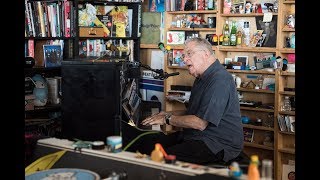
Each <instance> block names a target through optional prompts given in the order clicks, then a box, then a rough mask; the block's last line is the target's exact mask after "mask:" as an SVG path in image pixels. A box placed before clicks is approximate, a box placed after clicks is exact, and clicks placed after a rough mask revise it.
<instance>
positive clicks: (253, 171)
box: [248, 155, 260, 180]
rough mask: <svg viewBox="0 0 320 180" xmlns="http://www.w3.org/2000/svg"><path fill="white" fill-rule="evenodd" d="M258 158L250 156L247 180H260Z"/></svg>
mask: <svg viewBox="0 0 320 180" xmlns="http://www.w3.org/2000/svg"><path fill="white" fill-rule="evenodd" d="M258 166H259V157H258V156H257V155H252V156H251V159H250V164H249V167H248V180H260V172H259V168H258Z"/></svg>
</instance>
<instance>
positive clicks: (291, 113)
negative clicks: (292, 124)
mask: <svg viewBox="0 0 320 180" xmlns="http://www.w3.org/2000/svg"><path fill="white" fill-rule="evenodd" d="M279 114H283V115H290V116H295V115H296V112H295V111H279Z"/></svg>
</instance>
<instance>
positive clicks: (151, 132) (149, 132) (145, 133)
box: [123, 131, 160, 151]
mask: <svg viewBox="0 0 320 180" xmlns="http://www.w3.org/2000/svg"><path fill="white" fill-rule="evenodd" d="M157 133H160V132H156V131H148V132H144V133H142V134H140V135H139V136H137V137H136V138H134V139H133V140H132V141H130V142H129V143H128V144H127V145H126V147H124V148H123V151H126V150H127V149H128V148H129V147H130V146H131V145H132V144H133V143H135V142H136V141H137V140H138V139H139V138H141V137H142V136H145V135H148V134H157Z"/></svg>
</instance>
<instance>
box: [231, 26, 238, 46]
mask: <svg viewBox="0 0 320 180" xmlns="http://www.w3.org/2000/svg"><path fill="white" fill-rule="evenodd" d="M235 45H237V27H236V22H235V21H232V27H231V33H230V46H235Z"/></svg>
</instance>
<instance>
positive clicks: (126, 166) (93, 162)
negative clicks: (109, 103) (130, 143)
mask: <svg viewBox="0 0 320 180" xmlns="http://www.w3.org/2000/svg"><path fill="white" fill-rule="evenodd" d="M72 144H73V141H69V140H65V139H56V138H47V139H40V140H38V143H37V146H36V148H35V151H34V157H33V160H36V159H38V158H40V157H43V156H45V155H47V154H51V153H54V152H57V151H60V150H66V151H67V152H66V153H65V154H64V155H63V156H62V157H61V158H60V159H59V160H58V161H57V162H56V163H55V164H54V165H53V167H52V168H80V169H87V170H91V171H94V172H96V173H98V174H99V175H100V176H101V178H107V177H109V175H110V173H111V172H116V173H124V172H125V173H126V174H127V179H129V180H130V179H153V178H155V179H161V177H166V179H178V180H179V179H217V180H219V179H221V180H224V179H230V178H229V177H228V169H216V168H211V167H207V166H201V165H196V164H191V163H185V162H180V161H177V162H176V163H175V164H166V163H164V162H155V161H152V160H150V158H149V157H146V158H136V154H135V153H132V152H126V151H122V152H119V153H110V152H108V151H107V149H102V150H93V149H82V150H81V152H80V151H74V148H73V146H72ZM241 179H246V176H245V175H243V176H242V177H241Z"/></svg>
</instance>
